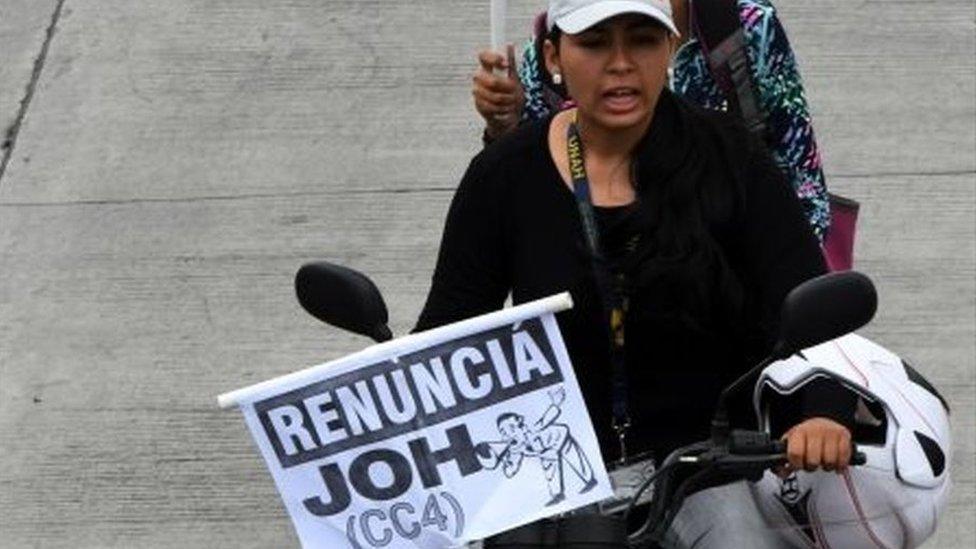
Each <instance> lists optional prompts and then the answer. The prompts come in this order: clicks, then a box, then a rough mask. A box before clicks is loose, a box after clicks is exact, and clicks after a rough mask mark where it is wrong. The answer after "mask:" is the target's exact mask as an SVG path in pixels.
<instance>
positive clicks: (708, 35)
mask: <svg viewBox="0 0 976 549" xmlns="http://www.w3.org/2000/svg"><path fill="white" fill-rule="evenodd" d="M690 4H691V27H692V29H693V32H694V33H695V35H696V36H697V37H698V40H699V42H701V46H702V53H703V54H704V55H705V59H706V60H707V61H708V68H709V70H710V71H711V73H712V78H714V79H715V82H716V83H717V84H718V86H719V88H721V90H722V93H724V94H725V98H726V99H727V100H728V102H729V110H730V111H731V112H734V113H736V114H738V115H739V116H741V117H742V119H743V121H745V123H746V127H747V128H749V130H750V131H751V132H753V133H755V134H758V135H760V136H761V137H763V138H765V136H766V120H765V116H763V113H762V111H761V110H760V109H759V101H758V99H757V98H756V93H755V88H754V86H753V82H752V72H751V70H750V67H749V58H748V55H747V52H746V41H745V31H744V30H743V29H742V22H741V20H740V19H739V6H738V3H737V2H736V0H690Z"/></svg>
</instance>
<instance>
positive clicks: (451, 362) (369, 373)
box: [219, 294, 612, 549]
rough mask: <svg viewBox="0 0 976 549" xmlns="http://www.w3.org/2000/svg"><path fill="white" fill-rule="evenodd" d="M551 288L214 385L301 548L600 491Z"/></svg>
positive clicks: (604, 480)
mask: <svg viewBox="0 0 976 549" xmlns="http://www.w3.org/2000/svg"><path fill="white" fill-rule="evenodd" d="M568 306H570V302H569V299H568V295H566V294H563V295H561V296H554V297H553V298H547V299H546V300H540V301H537V302H532V303H529V304H525V305H521V306H518V307H513V308H510V309H506V310H504V311H499V312H496V313H491V314H488V315H484V316H481V317H477V318H474V319H469V320H466V321H463V322H459V323H456V324H453V325H450V326H445V327H442V328H437V329H435V330H430V331H428V332H423V333H419V334H413V335H410V336H406V337H403V338H400V339H397V340H393V341H389V342H386V343H382V344H379V345H375V346H373V347H370V348H368V349H366V350H364V351H362V352H359V353H356V354H353V355H350V356H348V357H345V358H342V359H339V360H336V361H333V362H330V363H326V364H323V365H319V366H316V367H314V368H310V369H307V370H304V371H301V372H297V373H295V374H291V375H289V376H284V377H281V378H277V379H274V380H270V381H268V382H264V383H261V384H258V385H256V386H252V387H248V388H245V389H241V390H239V391H234V392H232V393H228V394H226V395H222V396H221V397H220V399H219V400H220V403H221V405H222V406H231V405H234V404H236V405H238V406H240V408H241V410H242V412H243V414H244V418H245V421H246V423H247V425H248V427H249V428H250V431H251V434H252V436H253V437H254V440H255V441H256V443H257V445H258V448H259V450H260V452H261V454H262V456H263V457H264V459H265V461H266V462H267V465H268V468H269V469H270V471H271V474H272V476H273V477H274V480H275V484H276V485H277V487H278V490H279V491H280V493H281V496H282V499H283V500H284V503H285V507H286V508H287V509H288V513H289V515H290V516H291V518H292V521H293V522H294V524H295V528H296V530H297V532H298V537H299V539H300V540H301V542H302V545H303V547H308V548H312V547H323V548H326V547H327V548H339V547H353V548H357V549H367V548H373V547H389V548H399V547H415V548H416V547H419V548H443V547H456V546H460V545H462V544H463V543H465V542H467V541H471V540H477V539H481V538H484V537H486V536H489V535H491V534H494V533H497V532H500V531H504V530H507V529H511V528H513V527H516V526H519V525H522V524H525V523H528V522H532V521H534V520H538V519H540V518H543V517H546V516H550V515H553V514H557V513H562V512H566V511H569V510H571V509H574V508H577V507H580V506H583V505H587V504H590V503H594V502H596V501H599V500H601V499H604V498H607V497H609V496H611V495H612V490H611V487H610V481H609V479H608V477H607V474H606V468H605V467H604V464H603V462H602V460H601V457H600V452H599V447H598V446H597V442H596V436H595V433H594V431H593V427H592V424H591V423H590V420H589V417H588V415H587V412H586V408H585V405H584V403H583V398H582V395H581V394H580V390H579V386H578V384H577V381H576V378H575V376H574V375H573V369H572V365H571V363H570V360H569V356H568V354H567V352H566V348H565V345H564V343H563V340H562V336H561V335H560V333H559V327H558V324H557V322H556V320H555V317H554V316H553V313H554V312H555V310H558V309H559V308H566V307H568Z"/></svg>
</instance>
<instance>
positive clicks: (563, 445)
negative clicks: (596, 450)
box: [476, 387, 597, 506]
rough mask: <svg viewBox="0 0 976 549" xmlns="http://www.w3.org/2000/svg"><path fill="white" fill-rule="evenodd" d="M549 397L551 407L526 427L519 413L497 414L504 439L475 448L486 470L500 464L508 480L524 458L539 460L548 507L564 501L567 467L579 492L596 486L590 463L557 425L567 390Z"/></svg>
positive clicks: (558, 390)
mask: <svg viewBox="0 0 976 549" xmlns="http://www.w3.org/2000/svg"><path fill="white" fill-rule="evenodd" d="M549 398H550V399H551V401H552V404H550V405H549V407H548V408H547V409H546V411H545V412H544V413H543V414H542V417H540V418H539V419H537V420H536V421H535V422H533V423H531V424H527V423H526V421H525V417H524V416H522V415H521V414H516V413H513V412H505V413H503V414H500V415H499V416H498V418H497V420H496V422H497V424H498V432H499V433H500V434H501V436H502V437H503V438H504V440H502V441H495V442H482V443H480V444H478V446H477V447H476V450H477V452H478V457H479V459H480V460H481V462H482V465H483V466H484V467H485V468H486V469H495V468H497V467H498V466H499V465H501V466H502V472H504V473H505V476H506V477H507V478H511V477H513V476H515V475H516V474H517V473H518V472H519V470H520V469H521V467H522V460H523V459H524V458H526V457H532V458H538V459H539V462H540V464H541V465H542V471H543V473H544V474H545V477H546V482H547V483H548V485H549V495H550V496H551V498H550V500H549V502H548V503H546V505H547V506H549V505H555V504H557V503H559V502H561V501H563V500H564V499H566V495H565V492H566V478H565V475H566V469H567V466H568V468H569V470H570V471H572V472H573V473H574V474H575V475H576V477H578V478H579V480H580V481H581V482H582V483H583V487H582V488H581V489H580V491H579V493H581V494H582V493H585V492H589V491H590V490H592V489H593V488H594V487H595V486H596V484H597V481H596V477H595V475H594V474H593V467H591V466H590V460H589V459H587V457H586V455H585V454H584V453H583V450H582V449H580V446H579V443H578V442H576V439H575V438H573V434H572V433H571V432H570V430H569V426H568V425H566V424H565V423H557V422H556V419H558V418H559V414H560V413H561V411H562V410H561V409H560V405H562V403H563V401H564V400H565V399H566V391H565V390H564V389H563V388H562V387H559V388H556V389H553V390H551V391H549Z"/></svg>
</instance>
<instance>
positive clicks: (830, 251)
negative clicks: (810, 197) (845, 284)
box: [823, 193, 861, 271]
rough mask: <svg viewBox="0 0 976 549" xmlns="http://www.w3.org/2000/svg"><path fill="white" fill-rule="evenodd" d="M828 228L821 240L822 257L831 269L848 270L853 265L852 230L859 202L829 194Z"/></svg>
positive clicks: (854, 226)
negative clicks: (822, 240)
mask: <svg viewBox="0 0 976 549" xmlns="http://www.w3.org/2000/svg"><path fill="white" fill-rule="evenodd" d="M829 196H830V228H829V229H827V237H826V238H824V242H823V254H824V259H826V260H827V268H828V269H829V270H831V271H848V270H850V269H851V268H852V267H853V265H854V231H855V229H856V228H857V211H858V208H860V206H861V205H860V204H858V203H857V202H856V201H854V200H851V199H850V198H844V197H842V196H837V195H836V194H832V193H831V194H830V195H829Z"/></svg>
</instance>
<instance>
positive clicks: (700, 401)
mask: <svg viewBox="0 0 976 549" xmlns="http://www.w3.org/2000/svg"><path fill="white" fill-rule="evenodd" d="M549 13H550V14H551V15H553V17H551V18H550V19H551V26H550V28H549V33H550V34H549V37H548V39H547V40H546V42H545V45H544V53H545V60H546V65H547V68H548V70H549V71H550V72H551V73H552V74H553V76H554V77H556V78H558V79H559V80H561V81H562V82H563V83H564V85H565V86H566V87H567V89H568V91H569V93H570V94H571V96H572V97H573V98H574V99H575V102H576V107H575V108H573V109H569V110H565V111H562V112H559V113H557V114H554V115H550V116H549V117H548V118H546V119H543V120H540V121H536V122H531V123H527V124H524V125H523V126H522V127H520V128H518V129H517V130H515V131H514V132H512V133H511V134H509V135H507V136H506V137H505V138H503V139H501V140H500V141H499V142H497V143H495V144H493V145H492V146H490V147H488V148H487V149H485V150H484V151H482V153H480V154H479V155H478V156H476V157H475V159H474V160H473V161H472V163H471V165H470V167H469V168H468V171H467V173H466V174H465V176H464V178H463V180H462V182H461V184H460V186H459V187H458V190H457V193H456V195H455V198H454V201H453V203H452V205H451V209H450V212H449V214H448V218H447V223H446V227H445V231H444V237H443V240H442V243H441V249H440V253H439V256H438V261H437V267H436V270H435V273H434V279H433V285H432V288H431V292H430V295H429V296H428V299H427V303H426V305H425V307H424V311H423V313H422V314H421V317H420V320H419V322H418V326H417V327H418V329H428V328H431V327H434V326H437V325H441V324H446V323H449V322H454V321H457V320H461V319H463V318H467V317H470V316H474V315H476V314H480V313H484V312H488V311H491V310H495V309H499V308H501V307H502V306H503V304H504V301H505V298H506V296H507V294H508V293H509V292H511V294H512V299H513V301H514V302H516V303H519V302H524V301H528V300H532V299H536V298H539V297H544V296H547V295H551V294H554V293H558V292H561V291H565V290H567V289H568V290H569V291H570V292H571V293H572V295H573V299H574V303H575V307H574V308H573V309H572V310H571V311H568V312H567V313H563V314H562V315H561V316H560V317H559V322H560V327H561V329H562V331H563V334H564V338H565V340H566V343H567V347H568V349H569V352H570V356H571V357H572V359H573V364H574V368H575V371H576V375H577V377H578V378H579V381H580V386H581V387H582V390H583V394H584V398H585V400H586V403H587V408H588V411H589V413H590V417H591V419H592V421H593V423H594V427H595V429H596V432H597V436H598V439H599V441H600V446H601V451H602V453H603V456H604V459H605V460H606V462H608V463H610V462H615V461H618V460H619V459H621V458H630V457H633V456H635V455H640V454H643V453H645V452H650V453H652V454H653V455H654V456H655V457H656V458H657V459H658V460H660V459H663V457H664V456H665V455H666V454H667V452H669V451H670V450H671V449H673V448H675V447H677V446H679V445H683V444H687V443H689V442H691V441H694V440H699V439H702V438H704V437H705V436H707V433H708V425H709V419H710V417H711V412H712V409H713V406H714V405H715V401H716V398H717V396H718V393H719V392H720V390H721V388H722V387H724V386H725V385H727V384H728V383H729V382H730V381H731V380H733V379H734V378H736V377H737V376H738V375H740V374H741V373H742V372H744V371H745V370H746V369H748V368H749V367H750V366H751V365H752V364H753V363H754V362H755V361H757V360H758V359H759V358H761V356H762V355H763V354H764V353H765V352H766V351H768V350H769V349H768V347H769V344H770V342H771V338H772V337H773V334H775V330H776V323H777V319H778V312H779V308H780V304H781V302H782V300H783V298H784V296H785V295H786V293H787V292H788V291H789V290H790V289H792V288H793V287H795V286H796V285H797V284H799V283H800V282H802V281H804V280H806V279H808V278H811V277H813V276H817V275H819V274H822V273H823V272H824V270H825V269H824V265H823V260H822V257H821V255H820V252H819V249H818V245H817V241H816V239H815V237H814V236H813V233H812V232H811V231H810V230H809V227H808V226H807V224H806V221H805V219H804V216H803V212H802V210H801V208H800V205H799V204H798V202H797V200H796V198H795V196H794V195H793V194H792V193H791V192H790V190H789V188H788V187H787V186H786V185H784V184H783V182H782V174H781V173H780V172H779V170H778V169H777V167H776V166H775V164H773V162H772V161H771V160H770V159H769V157H768V154H767V153H766V152H765V149H764V147H763V145H762V144H761V143H757V142H755V141H754V140H753V139H752V138H751V137H750V136H749V134H748V132H747V131H746V130H745V129H744V128H743V127H742V126H741V125H738V124H736V123H735V122H734V121H733V120H732V119H731V118H728V117H726V116H725V115H722V114H721V113H715V112H709V111H704V110H702V109H699V108H696V107H694V106H692V105H691V104H689V103H687V102H685V101H683V100H681V99H679V98H678V97H676V96H675V95H673V94H672V93H671V92H670V91H668V90H667V89H665V82H666V80H667V68H668V61H669V59H670V57H671V55H672V53H673V51H674V48H675V47H676V31H675V25H674V23H673V21H672V19H671V12H670V6H669V5H668V4H667V2H666V1H664V0H634V1H630V2H609V1H604V0H592V1H585V0H551V1H550V10H549ZM556 75H558V77H557V76H556ZM579 144H581V150H580V149H579V148H578V147H576V145H579ZM584 179H585V180H586V181H585V182H583V180H584ZM574 183H575V184H576V185H574ZM587 185H588V187H589V197H590V199H586V198H585V197H584V195H585V194H586V193H576V192H574V191H575V190H576V189H578V188H581V187H585V186H587ZM577 195H578V196H580V199H579V200H577V198H576V196H577ZM590 200H591V202H590ZM586 204H591V206H590V208H591V210H592V213H593V215H594V217H595V219H593V221H594V223H593V224H592V225H591V224H590V223H589V222H584V221H583V220H582V219H585V218H586V216H587V215H588V214H586V213H585V211H586V210H587V206H586ZM581 211H582V212H584V213H583V214H582V218H581ZM593 225H595V229H594V230H590V231H587V230H586V229H585V227H588V226H589V227H591V228H592V226H593ZM594 233H596V234H594ZM591 239H592V240H591ZM588 242H595V244H594V245H593V246H591V245H590V244H588ZM594 248H595V249H594ZM617 312H621V313H622V317H623V323H622V324H617V323H615V324H614V325H613V330H614V331H613V335H614V336H622V335H623V332H625V333H626V339H625V340H624V339H623V338H622V337H619V338H618V337H609V335H610V330H611V329H610V328H608V325H609V323H610V322H611V318H617V316H616V313H617ZM621 326H622V328H621ZM617 365H622V366H621V367H619V368H618V366H617ZM617 381H620V383H617ZM834 389H835V387H833V386H832V385H831V384H829V383H827V382H824V383H821V384H820V385H818V386H816V387H814V388H812V389H810V390H808V391H807V392H805V393H804V394H803V396H802V397H801V398H800V400H799V401H798V402H797V403H796V418H795V419H796V421H795V426H794V427H793V428H792V429H790V430H789V433H788V434H787V439H788V446H789V455H790V463H791V465H792V466H793V467H797V468H800V467H802V468H809V469H814V468H818V467H823V468H825V469H838V470H839V469H843V468H844V467H845V466H846V464H847V462H848V460H849V457H850V456H849V454H850V432H849V429H848V427H846V426H845V425H846V424H849V423H850V421H851V419H852V417H853V407H854V403H853V402H852V401H850V400H849V399H848V398H846V397H842V396H841V394H842V393H841V392H840V391H835V390H834ZM741 408H742V409H743V410H746V409H747V408H748V407H747V406H741ZM740 424H741V422H740ZM625 427H626V428H625ZM624 454H625V455H624ZM716 494H718V495H717V496H716ZM716 498H717V499H716ZM743 499H745V501H748V496H747V495H745V491H744V490H742V489H741V487H738V488H736V487H735V486H734V485H733V486H732V487H723V488H716V489H712V490H706V491H705V492H702V493H700V494H696V495H695V496H693V497H692V498H691V499H689V500H688V502H687V503H686V509H685V510H683V511H682V513H681V514H680V515H679V517H678V519H677V520H676V522H675V525H674V527H673V528H672V535H673V536H675V539H674V544H676V545H685V544H690V543H691V541H690V540H692V539H698V540H699V541H698V543H699V546H709V545H710V544H711V545H713V546H720V545H723V543H722V539H719V538H718V536H719V535H721V536H726V535H728V532H727V531H720V530H721V528H715V529H714V530H711V532H712V533H709V531H710V530H709V528H711V526H712V525H713V524H715V521H717V520H720V519H723V518H728V517H731V516H732V515H733V511H735V510H736V509H740V510H741V509H742V508H743V505H742V501H743ZM696 501H697V502H698V503H696ZM716 502H717V503H716ZM716 505H719V507H721V508H722V510H721V511H716V510H717V509H718V508H719V507H716ZM729 505H731V507H727V506H729ZM726 507H727V508H726ZM753 508H754V507H753ZM695 509H698V511H695ZM686 510H691V511H689V512H688V513H686V512H685V511H686ZM726 511H727V512H726ZM702 512H705V513H716V512H717V514H716V516H714V517H710V518H708V519H702V518H701V513H702ZM689 513H690V514H689ZM696 513H697V514H696ZM733 522H734V521H733ZM735 526H736V525H735V524H733V525H731V526H730V527H735ZM739 527H741V525H739ZM753 531H755V530H753ZM740 533H741V534H742V535H746V532H740ZM742 539H743V543H744V544H745V545H742V546H756V547H759V546H762V545H761V540H758V541H756V542H755V543H751V542H749V541H748V540H746V539H745V538H742ZM724 540H725V541H726V542H727V541H728V538H724ZM701 544H704V545H701ZM725 545H727V543H726V544H725Z"/></svg>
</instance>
